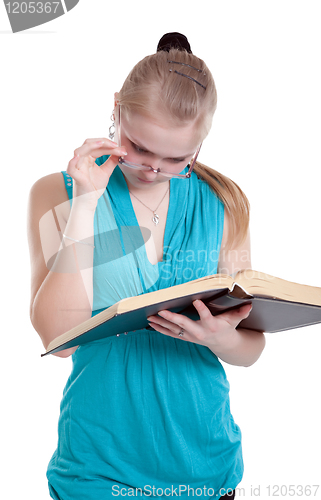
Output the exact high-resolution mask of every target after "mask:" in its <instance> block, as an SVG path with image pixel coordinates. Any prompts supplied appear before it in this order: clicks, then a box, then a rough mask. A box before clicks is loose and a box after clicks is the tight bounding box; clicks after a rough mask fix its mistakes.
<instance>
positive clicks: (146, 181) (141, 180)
mask: <svg viewBox="0 0 321 500" xmlns="http://www.w3.org/2000/svg"><path fill="white" fill-rule="evenodd" d="M137 179H138V180H139V181H140V182H145V183H147V184H150V183H152V182H154V181H148V180H146V179H141V178H140V177H137Z"/></svg>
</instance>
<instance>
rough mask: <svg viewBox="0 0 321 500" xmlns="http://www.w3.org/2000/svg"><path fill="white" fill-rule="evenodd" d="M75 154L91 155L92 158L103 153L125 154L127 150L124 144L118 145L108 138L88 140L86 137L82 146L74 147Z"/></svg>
mask: <svg viewBox="0 0 321 500" xmlns="http://www.w3.org/2000/svg"><path fill="white" fill-rule="evenodd" d="M74 154H75V155H79V156H89V155H90V156H93V157H94V158H98V157H99V156H102V155H103V154H114V155H117V156H126V155H127V151H126V148H124V146H121V147H119V146H118V144H116V143H115V142H113V141H110V140H109V139H104V138H102V139H98V140H89V139H87V140H86V141H85V142H84V144H83V145H82V146H80V147H79V148H77V149H75V151H74Z"/></svg>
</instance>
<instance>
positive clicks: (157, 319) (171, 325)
mask: <svg viewBox="0 0 321 500" xmlns="http://www.w3.org/2000/svg"><path fill="white" fill-rule="evenodd" d="M147 320H148V321H149V322H152V323H156V324H157V325H159V326H162V327H164V328H167V329H168V330H173V331H175V330H180V328H181V327H180V326H179V325H178V324H177V323H175V321H169V320H167V319H165V318H163V317H161V316H149V317H148V318H147Z"/></svg>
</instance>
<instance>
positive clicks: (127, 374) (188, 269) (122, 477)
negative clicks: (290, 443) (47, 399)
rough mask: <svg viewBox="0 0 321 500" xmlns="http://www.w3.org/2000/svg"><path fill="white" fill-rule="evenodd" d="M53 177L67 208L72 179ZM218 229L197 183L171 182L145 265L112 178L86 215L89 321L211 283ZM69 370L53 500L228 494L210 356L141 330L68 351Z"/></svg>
mask: <svg viewBox="0 0 321 500" xmlns="http://www.w3.org/2000/svg"><path fill="white" fill-rule="evenodd" d="M106 159H107V157H102V158H100V159H98V160H96V161H97V163H98V164H101V163H102V162H103V161H105V160H106ZM63 175H64V179H65V184H66V189H67V192H68V195H69V198H70V202H71V198H72V179H71V178H70V177H69V176H68V175H67V174H66V172H63ZM223 223H224V207H223V204H222V202H221V201H220V200H219V199H218V197H217V196H216V195H215V194H214V193H213V191H212V190H211V189H210V188H209V186H208V185H207V184H206V183H205V182H203V181H201V180H200V179H198V178H197V176H196V174H195V173H193V174H192V177H191V178H190V179H188V180H182V179H171V181H170V201H169V208H168V215H167V222H166V228H165V237H164V255H163V261H162V262H160V263H158V264H156V265H152V264H151V263H150V262H149V260H148V258H147V255H146V251H145V246H144V244H143V242H144V238H142V236H141V231H140V230H139V226H138V222H137V219H136V216H135V212H134V209H133V206H132V203H131V199H130V195H129V192H128V188H127V184H126V181H125V178H124V176H123V174H122V172H121V170H120V169H119V167H116V168H115V170H114V172H113V174H112V176H111V178H110V181H109V183H108V186H107V189H106V191H105V193H104V195H103V196H102V197H101V198H100V199H99V201H98V206H97V209H96V212H95V222H94V229H95V240H94V243H95V250H94V302H93V309H94V310H93V315H94V314H96V313H97V312H98V311H99V310H101V309H103V308H106V307H108V306H110V305H112V304H114V303H115V302H117V301H118V300H120V299H122V298H124V297H129V296H133V295H137V294H142V293H146V292H149V291H153V290H158V289H161V288H166V287H170V286H173V285H177V284H180V283H183V282H186V281H190V280H192V279H196V278H199V277H202V276H206V275H209V274H215V273H216V271H217V262H218V255H219V251H220V245H221V240H222V233H223ZM146 237H148V236H146V235H145V240H146ZM72 360H73V367H72V372H71V375H70V377H69V379H68V381H67V384H66V387H65V389H64V393H63V398H62V401H61V413H60V418H59V424H58V435H59V439H58V447H57V450H56V451H55V452H54V454H53V456H52V458H51V461H50V463H49V466H48V471H47V477H48V482H49V490H50V494H51V497H52V498H54V499H56V500H57V499H60V500H75V499H77V500H108V499H112V498H115V497H117V496H149V497H159V496H161V494H163V495H164V496H165V497H170V498H172V497H175V496H180V497H181V498H186V499H187V498H190V496H192V488H193V489H194V496H198V497H199V498H209V497H212V498H219V497H220V496H221V495H220V494H219V490H220V488H225V489H227V488H232V489H235V488H236V486H237V485H238V484H239V482H240V481H241V479H242V474H243V461H242V452H241V433H240V429H239V427H238V426H237V425H236V424H235V422H234V420H233V417H232V415H231V413H230V404H229V383H228V381H227V379H226V375H225V372H224V369H223V367H222V365H221V363H220V361H219V360H218V358H217V357H216V356H215V354H213V352H212V351H211V350H210V349H208V348H207V347H205V346H202V345H199V344H194V343H192V342H186V341H182V340H181V339H180V338H173V337H169V336H166V335H162V334H161V333H159V332H156V331H150V330H145V329H144V330H139V331H132V332H128V333H127V332H126V333H124V334H121V335H119V336H114V337H109V338H107V339H103V340H99V341H95V342H92V343H90V344H87V345H83V346H81V347H78V349H77V350H76V352H75V353H74V354H73V356H72ZM136 488H141V490H142V492H141V490H139V489H138V490H136ZM196 490H197V491H196ZM162 492H163V493H162ZM222 494H224V493H222Z"/></svg>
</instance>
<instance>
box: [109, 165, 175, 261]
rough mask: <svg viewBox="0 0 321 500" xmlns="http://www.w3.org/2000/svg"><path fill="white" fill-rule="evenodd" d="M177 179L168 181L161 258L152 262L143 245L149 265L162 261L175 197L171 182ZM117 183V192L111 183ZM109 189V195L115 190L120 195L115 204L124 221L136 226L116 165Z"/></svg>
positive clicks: (134, 214)
mask: <svg viewBox="0 0 321 500" xmlns="http://www.w3.org/2000/svg"><path fill="white" fill-rule="evenodd" d="M175 180H177V179H170V181H169V202H168V210H167V217H166V223H165V230H164V243H163V258H162V260H161V261H158V262H157V263H156V264H152V263H151V262H150V260H149V258H148V256H147V252H146V246H145V245H144V251H145V256H146V259H147V260H148V262H149V263H150V265H151V266H153V267H155V266H160V265H162V264H163V262H164V257H165V253H164V249H166V248H167V246H168V245H167V243H168V240H169V232H170V227H171V224H172V223H173V218H174V212H175V209H174V206H173V204H174V203H173V200H174V199H175V195H174V192H175V191H176V189H175V188H176V185H175V184H176V183H175V182H173V181H175ZM114 183H115V184H117V186H118V192H117V190H115V189H114V185H113V184H114ZM107 187H109V188H110V189H108V191H109V195H110V196H111V197H113V194H114V193H115V192H116V193H117V194H118V193H119V195H120V196H117V204H116V206H117V207H118V208H120V209H121V210H122V214H123V218H126V223H127V225H128V226H138V227H139V223H138V220H137V217H136V213H135V210H134V207H133V203H132V200H131V197H130V193H129V189H128V186H127V183H126V180H125V177H124V174H123V172H122V171H121V169H120V168H119V167H118V166H117V167H116V168H115V170H114V172H113V175H112V176H111V178H110V180H109V183H108V186H107Z"/></svg>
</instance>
